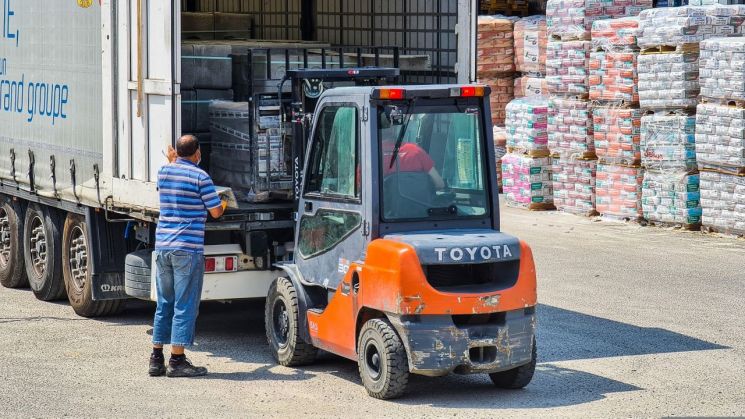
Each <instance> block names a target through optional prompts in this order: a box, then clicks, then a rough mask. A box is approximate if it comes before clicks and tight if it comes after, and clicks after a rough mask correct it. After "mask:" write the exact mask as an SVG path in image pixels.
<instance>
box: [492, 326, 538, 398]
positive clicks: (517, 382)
mask: <svg viewBox="0 0 745 419" xmlns="http://www.w3.org/2000/svg"><path fill="white" fill-rule="evenodd" d="M537 355H538V350H537V349H536V346H535V338H534V339H533V358H532V359H531V360H530V362H529V363H527V364H525V365H521V366H519V367H517V368H513V369H511V370H507V371H502V372H495V373H493V374H489V378H491V381H492V383H494V385H495V386H497V387H498V388H504V389H508V390H518V389H521V388H523V387H525V386H527V385H528V384H530V381H531V380H532V379H533V374H534V373H535V363H536V358H537Z"/></svg>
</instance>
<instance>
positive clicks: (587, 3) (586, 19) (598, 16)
mask: <svg viewBox="0 0 745 419" xmlns="http://www.w3.org/2000/svg"><path fill="white" fill-rule="evenodd" d="M651 7H652V0H548V2H547V3H546V18H547V19H546V20H547V24H548V33H549V36H551V37H553V38H556V39H563V40H570V39H590V28H591V27H592V24H593V23H594V22H595V21H598V20H605V19H613V18H619V17H626V16H637V15H639V13H641V12H642V11H643V10H645V9H649V8H651Z"/></svg>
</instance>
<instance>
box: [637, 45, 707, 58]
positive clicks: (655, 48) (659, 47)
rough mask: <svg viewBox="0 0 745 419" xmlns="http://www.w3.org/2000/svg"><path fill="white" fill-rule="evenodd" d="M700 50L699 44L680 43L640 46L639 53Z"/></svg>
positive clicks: (695, 51) (678, 52) (696, 51)
mask: <svg viewBox="0 0 745 419" xmlns="http://www.w3.org/2000/svg"><path fill="white" fill-rule="evenodd" d="M699 51H700V48H699V44H698V43H693V44H681V45H655V46H653V47H646V48H641V54H643V55H649V54H683V53H696V54H697V53H698V52H699Z"/></svg>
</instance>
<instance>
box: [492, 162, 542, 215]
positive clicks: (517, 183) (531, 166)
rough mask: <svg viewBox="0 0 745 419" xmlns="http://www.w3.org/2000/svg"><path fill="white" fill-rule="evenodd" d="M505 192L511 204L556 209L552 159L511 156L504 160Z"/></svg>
mask: <svg viewBox="0 0 745 419" xmlns="http://www.w3.org/2000/svg"><path fill="white" fill-rule="evenodd" d="M502 176H503V179H502V183H503V185H502V189H503V191H504V192H503V194H504V197H505V201H506V202H507V205H509V206H512V207H520V208H528V209H552V208H553V199H554V197H553V192H552V187H551V186H552V185H551V158H550V157H530V156H527V155H525V154H516V153H507V154H505V155H504V156H503V157H502Z"/></svg>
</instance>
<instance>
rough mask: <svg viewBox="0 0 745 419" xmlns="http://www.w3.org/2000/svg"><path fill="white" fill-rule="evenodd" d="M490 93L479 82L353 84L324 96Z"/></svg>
mask: <svg viewBox="0 0 745 419" xmlns="http://www.w3.org/2000/svg"><path fill="white" fill-rule="evenodd" d="M489 93H491V89H490V88H489V86H484V85H480V84H469V85H460V84H424V85H411V86H354V87H337V88H334V89H329V90H327V91H326V92H325V93H324V96H347V95H355V94H364V95H370V96H371V97H372V98H373V99H380V100H406V99H414V98H430V99H442V98H449V97H481V96H488V95H489Z"/></svg>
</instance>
